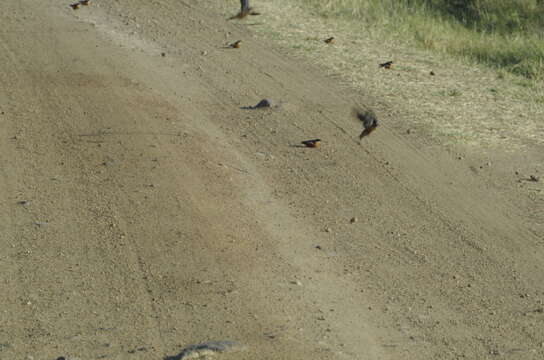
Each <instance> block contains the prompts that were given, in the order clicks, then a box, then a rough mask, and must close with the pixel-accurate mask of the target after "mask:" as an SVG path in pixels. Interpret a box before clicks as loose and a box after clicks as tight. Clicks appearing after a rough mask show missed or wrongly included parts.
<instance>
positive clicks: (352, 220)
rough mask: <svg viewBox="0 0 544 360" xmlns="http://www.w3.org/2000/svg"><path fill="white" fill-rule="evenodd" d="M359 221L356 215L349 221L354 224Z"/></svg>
mask: <svg viewBox="0 0 544 360" xmlns="http://www.w3.org/2000/svg"><path fill="white" fill-rule="evenodd" d="M357 221H358V219H357V218H356V217H352V218H351V219H349V222H350V223H352V224H355V223H356V222H357Z"/></svg>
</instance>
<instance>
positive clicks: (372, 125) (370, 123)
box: [353, 109, 378, 140]
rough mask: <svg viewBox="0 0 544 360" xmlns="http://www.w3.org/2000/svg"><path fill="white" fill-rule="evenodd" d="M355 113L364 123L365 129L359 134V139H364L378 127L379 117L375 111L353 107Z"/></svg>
mask: <svg viewBox="0 0 544 360" xmlns="http://www.w3.org/2000/svg"><path fill="white" fill-rule="evenodd" d="M353 113H354V115H355V116H356V117H357V119H359V120H360V121H361V122H362V123H363V131H362V132H361V134H360V135H359V140H362V139H363V138H364V137H365V136H368V135H370V133H371V132H373V131H374V130H376V128H377V127H378V119H377V118H376V114H374V111H372V110H366V111H362V110H359V109H353Z"/></svg>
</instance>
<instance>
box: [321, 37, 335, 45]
mask: <svg viewBox="0 0 544 360" xmlns="http://www.w3.org/2000/svg"><path fill="white" fill-rule="evenodd" d="M323 41H325V42H326V43H327V44H334V43H335V42H336V40H335V39H334V36H331V37H330V38H328V39H325V40H323Z"/></svg>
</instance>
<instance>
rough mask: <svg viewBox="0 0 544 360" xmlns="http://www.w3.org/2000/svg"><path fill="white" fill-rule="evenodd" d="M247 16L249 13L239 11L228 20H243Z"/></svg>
mask: <svg viewBox="0 0 544 360" xmlns="http://www.w3.org/2000/svg"><path fill="white" fill-rule="evenodd" d="M248 15H249V11H247V10H246V11H240V12H239V13H238V14H236V15H234V16H231V17H230V18H229V20H234V19H243V18H245V17H246V16H248Z"/></svg>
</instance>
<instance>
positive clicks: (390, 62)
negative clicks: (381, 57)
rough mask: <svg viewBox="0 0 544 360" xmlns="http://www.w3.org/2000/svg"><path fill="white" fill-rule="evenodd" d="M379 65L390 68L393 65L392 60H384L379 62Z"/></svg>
mask: <svg viewBox="0 0 544 360" xmlns="http://www.w3.org/2000/svg"><path fill="white" fill-rule="evenodd" d="M380 67H382V68H384V69H391V68H392V67H393V61H386V62H384V63H382V64H380Z"/></svg>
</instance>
